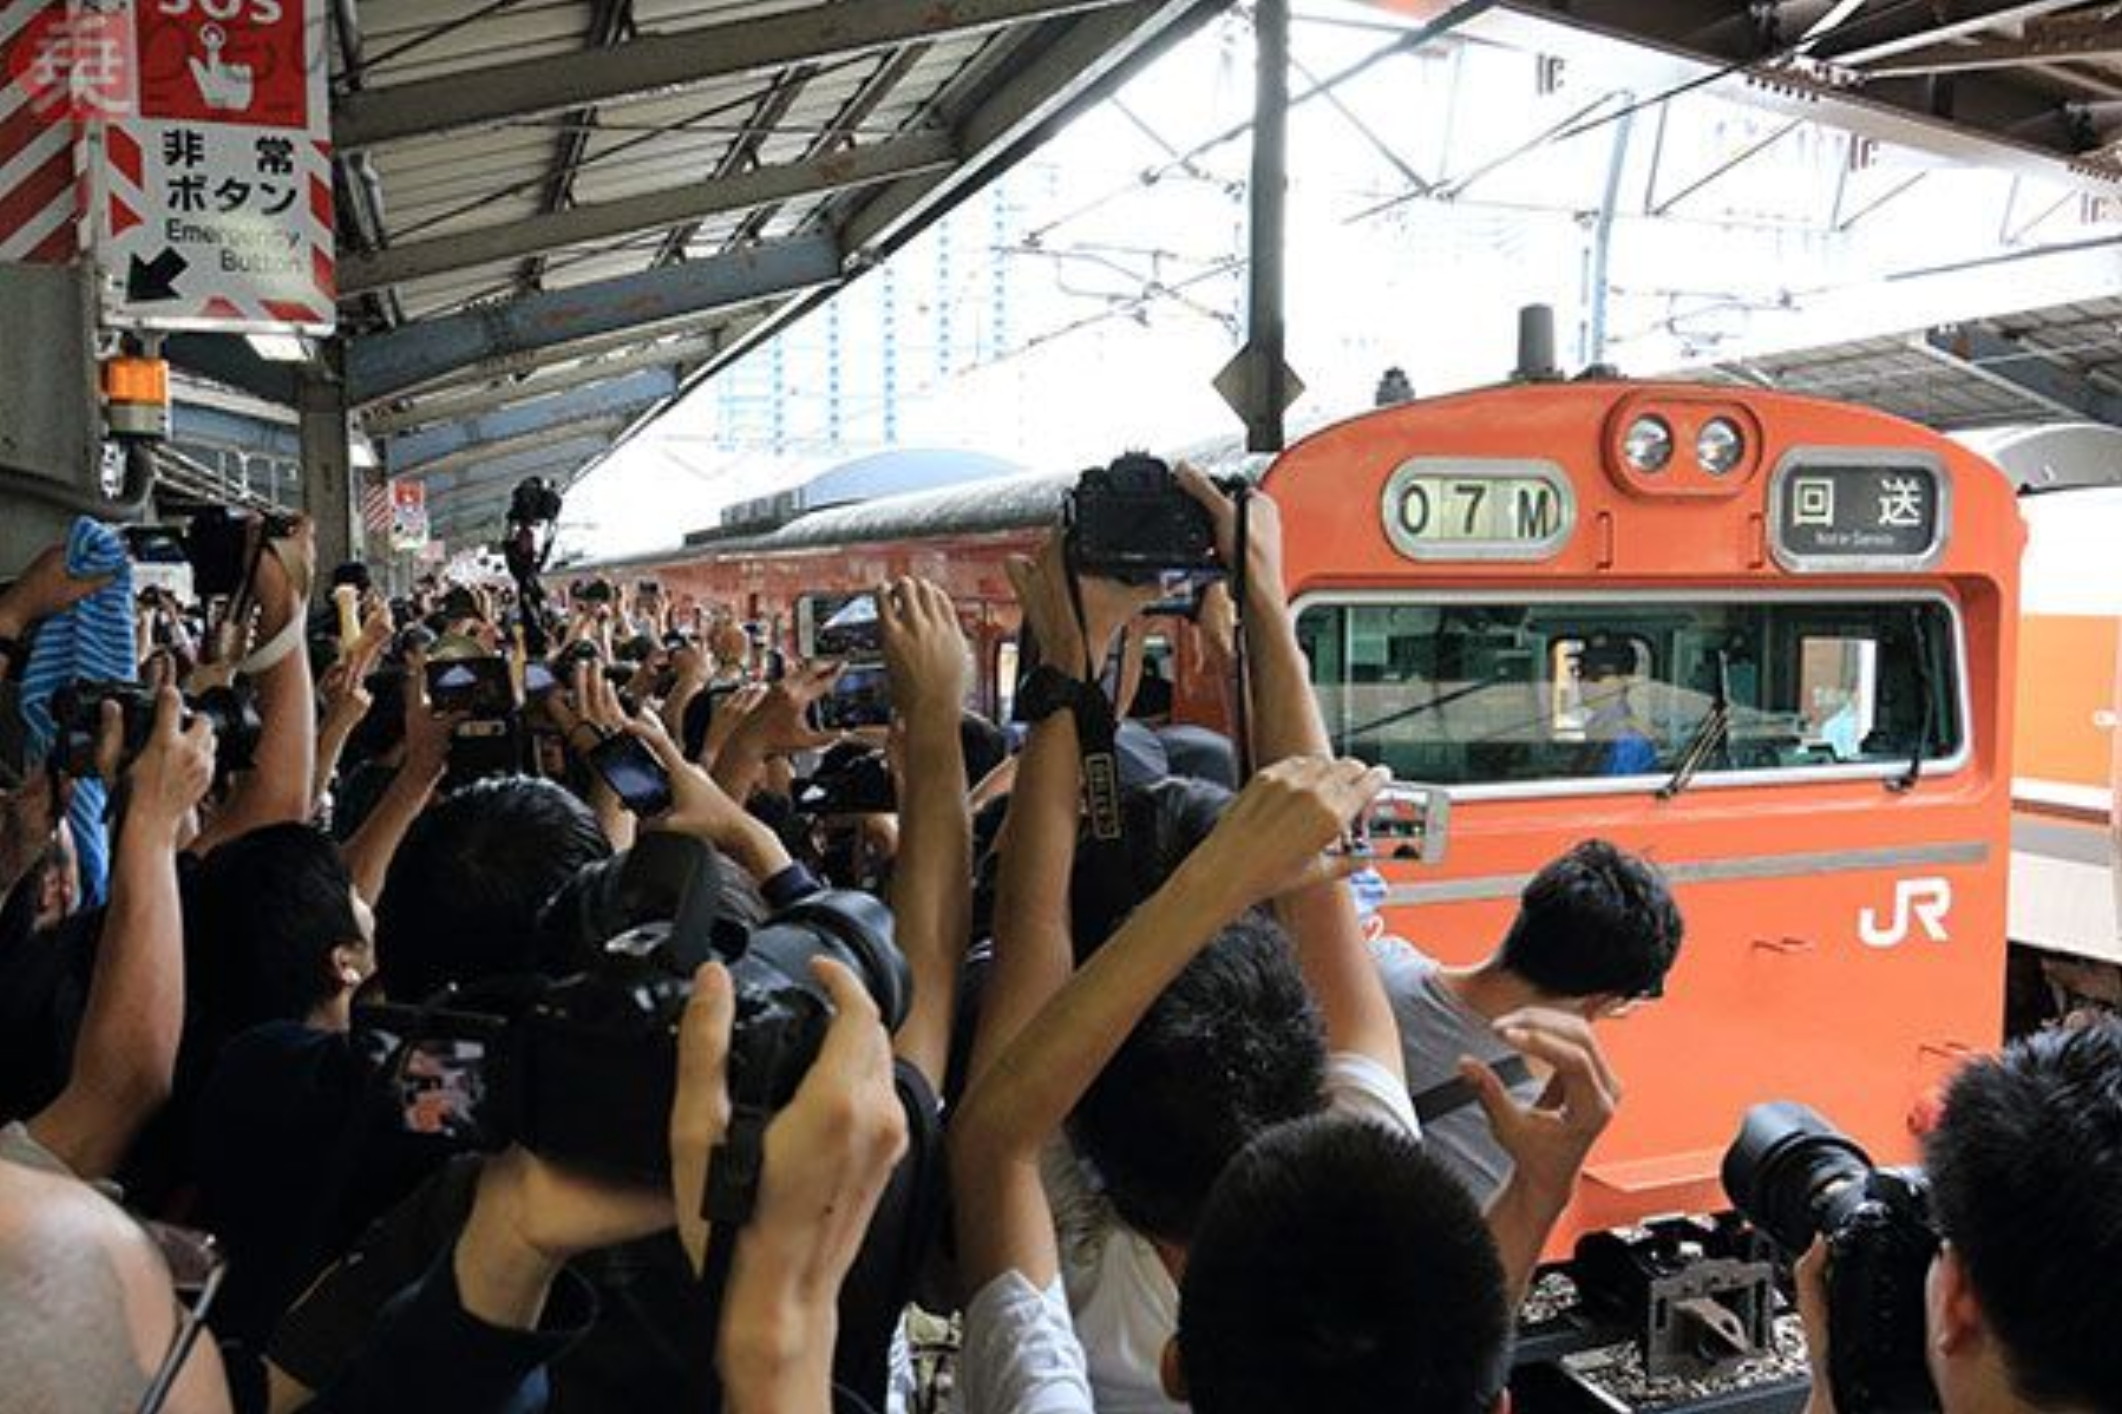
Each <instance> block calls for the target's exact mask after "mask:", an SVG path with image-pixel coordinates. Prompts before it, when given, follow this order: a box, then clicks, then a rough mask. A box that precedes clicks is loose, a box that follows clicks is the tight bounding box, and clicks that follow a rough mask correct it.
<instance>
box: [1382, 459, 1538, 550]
mask: <svg viewBox="0 0 2122 1414" xmlns="http://www.w3.org/2000/svg"><path fill="white" fill-rule="evenodd" d="M1379 511H1380V519H1381V520H1382V522H1383V524H1384V529H1385V536H1386V539H1388V540H1390V541H1391V542H1392V545H1393V548H1394V549H1396V550H1398V551H1399V552H1400V553H1401V554H1402V555H1405V556H1407V557H1408V558H1409V559H1413V560H1541V559H1546V558H1547V557H1548V556H1550V555H1553V554H1554V553H1555V552H1556V551H1558V550H1560V549H1561V548H1562V546H1563V545H1564V544H1565V543H1566V542H1567V541H1568V539H1569V534H1570V531H1571V530H1572V529H1573V528H1574V527H1575V525H1576V519H1577V502H1576V495H1575V493H1574V492H1573V490H1572V489H1571V486H1570V482H1569V478H1568V477H1567V476H1566V475H1564V474H1563V472H1562V469H1561V468H1560V467H1558V466H1556V465H1554V464H1553V463H1552V462H1542V461H1475V460H1461V459H1458V458H1450V457H1417V458H1415V459H1414V460H1412V461H1408V462H1404V463H1402V464H1401V465H1400V466H1398V467H1397V468H1395V469H1394V471H1393V474H1392V475H1391V476H1390V477H1388V478H1387V479H1386V482H1385V494H1384V498H1383V504H1382V505H1381V506H1380V508H1379Z"/></svg>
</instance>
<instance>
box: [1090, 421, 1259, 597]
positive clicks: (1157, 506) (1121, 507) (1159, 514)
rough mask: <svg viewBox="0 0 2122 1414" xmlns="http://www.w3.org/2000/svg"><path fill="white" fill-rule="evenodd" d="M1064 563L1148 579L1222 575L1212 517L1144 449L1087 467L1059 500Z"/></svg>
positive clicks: (1105, 575) (1105, 574)
mask: <svg viewBox="0 0 2122 1414" xmlns="http://www.w3.org/2000/svg"><path fill="white" fill-rule="evenodd" d="M1062 524H1063V526H1064V527H1065V528H1066V534H1067V544H1068V562H1069V565H1070V567H1071V568H1073V569H1074V570H1075V571H1076V573H1078V574H1085V575H1095V576H1097V577H1099V578H1101V579H1116V580H1119V581H1120V582H1121V583H1123V584H1153V583H1156V582H1157V581H1159V580H1160V579H1163V578H1165V577H1166V576H1170V575H1182V574H1195V575H1199V574H1220V573H1221V572H1222V570H1223V562H1222V560H1221V559H1219V558H1218V557H1217V555H1216V531H1215V524H1214V522H1213V521H1211V520H1210V519H1209V514H1208V508H1207V507H1205V506H1203V505H1202V504H1201V503H1200V502H1199V501H1196V500H1195V499H1194V498H1193V497H1191V496H1189V495H1187V494H1186V491H1185V489H1184V488H1182V487H1181V486H1180V485H1179V480H1178V478H1177V477H1176V476H1174V475H1173V474H1172V469H1171V467H1170V466H1169V465H1168V464H1167V463H1165V462H1164V461H1162V460H1161V459H1159V458H1157V457H1153V456H1149V455H1147V454H1145V453H1142V452H1127V453H1125V454H1123V455H1121V456H1120V457H1117V458H1115V459H1114V460H1113V461H1112V462H1111V463H1110V464H1109V465H1106V466H1094V467H1091V468H1089V469H1088V470H1086V471H1085V472H1084V473H1083V475H1082V477H1081V479H1079V480H1078V481H1077V482H1076V487H1075V489H1074V490H1073V491H1070V492H1069V493H1068V496H1067V498H1066V500H1065V501H1064V502H1063V505H1062Z"/></svg>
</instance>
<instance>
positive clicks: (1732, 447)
mask: <svg viewBox="0 0 2122 1414" xmlns="http://www.w3.org/2000/svg"><path fill="white" fill-rule="evenodd" d="M1745 456H1746V434H1745V433H1743V432H1741V431H1740V430H1739V426H1738V424H1737V423H1735V422H1733V421H1732V420H1731V419H1730V418H1728V417H1713V418H1711V419H1710V420H1709V421H1707V422H1705V423H1703V424H1702V430H1701V431H1700V432H1698V433H1696V434H1695V460H1696V461H1697V462H1699V463H1700V464H1701V466H1702V469H1703V470H1704V471H1706V472H1708V473H1709V474H1710V475H1711V476H1726V475H1729V474H1730V473H1731V471H1732V470H1733V468H1735V467H1737V466H1738V465H1739V463H1740V461H1741V460H1742V459H1743V458H1744V457H1745Z"/></svg>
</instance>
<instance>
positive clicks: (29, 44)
mask: <svg viewBox="0 0 2122 1414" xmlns="http://www.w3.org/2000/svg"><path fill="white" fill-rule="evenodd" d="M0 74H4V76H5V82H4V83H0V260H10V261H27V262H31V263H34V264H63V263H64V262H66V261H69V260H72V259H73V258H74V256H75V255H76V254H78V253H79V251H80V248H81V240H80V223H81V217H82V215H83V210H84V206H85V197H84V195H83V193H82V190H81V182H80V170H81V162H80V157H79V152H78V145H79V142H80V138H81V134H82V131H83V128H84V125H85V123H87V122H88V121H90V120H92V119H95V118H100V117H104V116H108V115H110V114H112V113H123V112H126V111H129V110H130V108H131V106H132V100H133V87H132V78H133V68H132V62H131V52H130V39H129V30H128V29H127V28H126V26H125V24H124V23H123V21H122V19H121V18H120V17H117V16H112V15H104V14H98V13H85V12H84V13H72V12H70V9H69V6H68V5H67V4H66V0H6V3H4V4H0Z"/></svg>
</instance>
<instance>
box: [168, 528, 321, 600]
mask: <svg viewBox="0 0 2122 1414" xmlns="http://www.w3.org/2000/svg"><path fill="white" fill-rule="evenodd" d="M253 525H256V526H258V527H259V530H258V535H259V540H258V541H257V542H256V543H258V544H263V543H264V542H265V541H267V540H281V539H284V538H286V537H287V536H290V535H293V534H294V533H295V520H294V518H293V517H292V516H284V515H278V514H264V515H261V514H260V513H258V512H257V511H243V510H237V509H236V508H235V507H233V506H208V507H206V508H205V509H203V510H201V511H199V512H198V513H197V514H195V515H193V516H192V519H191V524H190V525H189V526H187V527H186V528H185V532H184V554H185V557H186V558H187V559H189V560H190V561H191V562H192V590H193V592H194V593H196V594H197V595H198V596H199V597H200V598H201V599H225V598H228V597H230V596H231V595H234V594H237V593H239V592H241V590H242V588H243V584H244V581H245V580H247V579H249V578H250V569H251V558H252V546H251V543H250V541H249V535H250V528H251V527H252V526H253Z"/></svg>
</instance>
